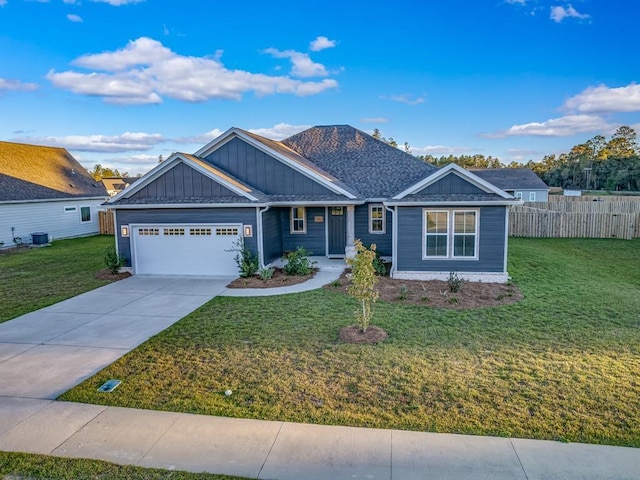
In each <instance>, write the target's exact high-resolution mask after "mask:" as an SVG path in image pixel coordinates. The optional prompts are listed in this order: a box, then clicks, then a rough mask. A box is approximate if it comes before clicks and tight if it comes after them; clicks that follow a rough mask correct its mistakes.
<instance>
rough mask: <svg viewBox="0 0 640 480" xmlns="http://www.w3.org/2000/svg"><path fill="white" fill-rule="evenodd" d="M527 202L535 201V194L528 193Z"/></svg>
mask: <svg viewBox="0 0 640 480" xmlns="http://www.w3.org/2000/svg"><path fill="white" fill-rule="evenodd" d="M529 201H530V202H535V201H536V192H529Z"/></svg>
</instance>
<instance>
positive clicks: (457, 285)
mask: <svg viewBox="0 0 640 480" xmlns="http://www.w3.org/2000/svg"><path fill="white" fill-rule="evenodd" d="M447 283H448V284H449V291H450V292H451V293H456V292H459V291H460V289H461V288H462V279H460V278H458V274H457V273H456V272H451V273H449V278H448V279H447Z"/></svg>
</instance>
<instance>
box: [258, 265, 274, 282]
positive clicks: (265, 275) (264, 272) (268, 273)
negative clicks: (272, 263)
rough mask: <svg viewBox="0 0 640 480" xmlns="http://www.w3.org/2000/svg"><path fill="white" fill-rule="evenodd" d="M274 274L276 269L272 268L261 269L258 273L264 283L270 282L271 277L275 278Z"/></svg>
mask: <svg viewBox="0 0 640 480" xmlns="http://www.w3.org/2000/svg"><path fill="white" fill-rule="evenodd" d="M273 272H275V269H274V268H272V267H267V268H261V269H260V270H259V271H258V275H259V276H260V278H261V279H262V280H263V281H265V282H266V281H267V280H269V279H270V278H271V277H273Z"/></svg>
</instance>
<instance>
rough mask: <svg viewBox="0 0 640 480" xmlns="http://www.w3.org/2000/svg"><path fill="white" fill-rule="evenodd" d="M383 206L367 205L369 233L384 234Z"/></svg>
mask: <svg viewBox="0 0 640 480" xmlns="http://www.w3.org/2000/svg"><path fill="white" fill-rule="evenodd" d="M385 227H386V226H385V215H384V206H382V205H369V233H384V232H385Z"/></svg>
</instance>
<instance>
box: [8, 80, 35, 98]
mask: <svg viewBox="0 0 640 480" xmlns="http://www.w3.org/2000/svg"><path fill="white" fill-rule="evenodd" d="M37 89H38V85H36V84H35V83H22V82H21V81H19V80H12V79H10V78H1V77H0V94H1V93H3V92H9V91H15V92H32V91H33V90H37Z"/></svg>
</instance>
